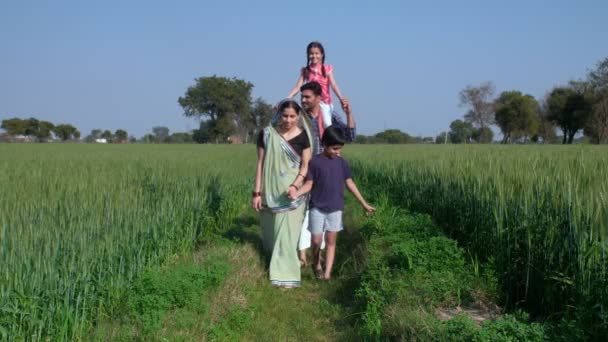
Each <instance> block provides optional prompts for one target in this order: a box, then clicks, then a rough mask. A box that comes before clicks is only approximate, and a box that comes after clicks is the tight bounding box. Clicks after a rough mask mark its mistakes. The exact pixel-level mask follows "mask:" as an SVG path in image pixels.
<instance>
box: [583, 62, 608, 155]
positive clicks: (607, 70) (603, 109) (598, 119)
mask: <svg viewBox="0 0 608 342" xmlns="http://www.w3.org/2000/svg"><path fill="white" fill-rule="evenodd" d="M587 83H588V85H589V88H590V92H591V94H592V96H593V100H592V101H593V105H592V111H591V113H590V114H591V115H590V117H589V120H588V121H587V124H586V125H585V128H584V133H585V135H586V136H589V138H590V139H591V142H593V143H596V144H603V143H607V142H608V58H605V59H604V60H603V61H600V62H599V63H598V64H597V68H596V69H595V70H592V71H590V72H589V74H588V75H587Z"/></svg>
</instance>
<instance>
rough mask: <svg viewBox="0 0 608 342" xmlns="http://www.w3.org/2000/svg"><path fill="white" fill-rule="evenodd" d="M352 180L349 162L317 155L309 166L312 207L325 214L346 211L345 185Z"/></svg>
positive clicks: (307, 178)
mask: <svg viewBox="0 0 608 342" xmlns="http://www.w3.org/2000/svg"><path fill="white" fill-rule="evenodd" d="M349 178H352V174H351V171H350V167H349V166H348V162H347V161H346V160H344V159H342V157H338V156H336V157H333V158H329V157H327V156H325V155H324V154H319V155H316V156H315V157H313V158H312V160H311V161H310V163H309V164H308V175H306V180H312V181H313V185H312V190H311V191H310V207H311V208H317V209H319V210H321V211H323V212H332V211H337V210H343V209H344V183H345V182H346V180H347V179H349Z"/></svg>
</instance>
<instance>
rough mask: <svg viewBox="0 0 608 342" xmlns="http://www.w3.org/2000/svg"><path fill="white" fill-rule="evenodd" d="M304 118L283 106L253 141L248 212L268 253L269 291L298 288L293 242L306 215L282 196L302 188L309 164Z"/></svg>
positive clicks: (294, 107) (289, 104)
mask: <svg viewBox="0 0 608 342" xmlns="http://www.w3.org/2000/svg"><path fill="white" fill-rule="evenodd" d="M308 120H309V119H308V117H307V116H306V115H304V113H303V111H302V109H301V108H300V106H299V105H298V104H297V102H295V101H292V100H285V101H283V102H281V103H280V104H279V110H278V112H277V114H276V115H275V117H274V118H273V119H272V122H271V125H270V126H268V127H266V128H265V129H264V130H262V132H260V136H259V137H258V144H257V145H258V163H257V169H256V174H255V187H254V191H253V194H252V199H251V206H252V207H253V209H255V210H256V211H258V212H260V225H261V226H262V240H263V243H264V250H265V251H267V252H269V253H271V258H270V267H269V270H270V281H271V283H272V285H275V286H279V287H284V288H292V287H297V286H299V285H300V261H299V259H298V252H297V246H298V239H299V237H300V229H301V228H302V222H303V220H304V212H305V210H306V205H307V203H306V197H305V196H301V197H299V198H297V199H295V200H290V199H289V197H288V196H287V195H288V193H295V191H296V190H297V189H298V188H299V187H300V186H302V184H303V183H304V178H305V177H306V172H307V170H308V162H309V161H310V158H311V153H312V152H311V151H312V148H311V147H312V146H311V141H312V139H311V130H310V122H309V121H308Z"/></svg>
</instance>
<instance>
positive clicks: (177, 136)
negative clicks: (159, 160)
mask: <svg viewBox="0 0 608 342" xmlns="http://www.w3.org/2000/svg"><path fill="white" fill-rule="evenodd" d="M167 142H168V143H171V144H186V143H192V142H194V140H193V139H192V134H190V133H182V132H179V133H173V134H171V135H170V136H169V137H168V138H167Z"/></svg>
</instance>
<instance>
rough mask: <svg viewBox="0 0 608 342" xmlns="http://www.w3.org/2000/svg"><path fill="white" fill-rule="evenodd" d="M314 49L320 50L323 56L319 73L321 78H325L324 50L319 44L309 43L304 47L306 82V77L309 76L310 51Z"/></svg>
mask: <svg viewBox="0 0 608 342" xmlns="http://www.w3.org/2000/svg"><path fill="white" fill-rule="evenodd" d="M314 48H317V49H319V50H321V54H322V55H323V57H321V73H322V74H323V77H327V75H326V74H325V49H324V48H323V45H321V43H319V42H310V43H309V44H308V46H307V47H306V68H304V79H305V80H307V79H308V76H310V50H312V49H314Z"/></svg>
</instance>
